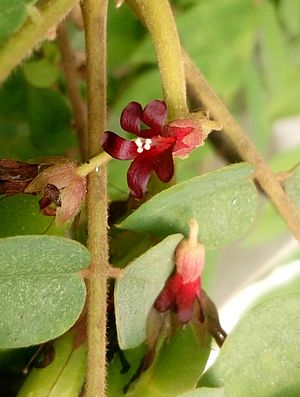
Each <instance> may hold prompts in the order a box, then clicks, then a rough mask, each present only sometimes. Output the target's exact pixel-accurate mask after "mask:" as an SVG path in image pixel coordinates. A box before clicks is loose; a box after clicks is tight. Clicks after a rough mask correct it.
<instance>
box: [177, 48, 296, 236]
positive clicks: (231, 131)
mask: <svg viewBox="0 0 300 397" xmlns="http://www.w3.org/2000/svg"><path fill="white" fill-rule="evenodd" d="M184 58H185V72H186V78H187V83H188V85H189V86H190V87H191V89H192V92H193V95H194V96H195V97H197V99H198V100H199V101H201V103H202V104H203V105H204V106H205V107H206V109H208V110H209V112H210V114H211V115H212V117H213V118H214V119H216V120H218V121H220V122H221V123H222V125H223V130H224V134H226V136H227V137H228V138H229V139H230V141H231V142H232V143H233V145H234V146H235V148H236V150H237V152H238V153H239V155H240V156H241V158H242V159H243V160H245V161H248V162H249V163H251V164H253V165H254V166H255V178H256V180H257V181H258V182H259V184H260V186H261V188H262V189H263V190H264V191H265V192H266V194H267V195H268V197H269V199H270V201H271V202H272V203H273V205H274V207H275V208H276V209H277V211H278V213H279V214H280V215H281V217H282V218H283V219H284V221H285V222H286V224H287V226H288V227H289V229H290V231H291V232H292V233H293V234H294V236H295V237H296V238H297V239H298V240H299V241H300V214H299V212H298V211H297V210H296V208H295V206H294V205H293V203H292V202H291V200H290V199H289V197H288V196H287V194H286V193H285V192H284V190H283V188H282V186H281V184H280V182H279V181H278V180H277V178H276V175H275V174H274V173H273V172H272V171H271V169H270V168H269V167H268V165H267V164H266V162H265V161H264V160H263V158H262V157H261V156H260V154H259V153H258V152H257V150H256V148H255V146H254V145H253V143H252V142H251V141H250V139H249V138H248V136H247V134H246V133H245V132H244V131H243V130H242V128H241V127H240V126H239V125H238V124H237V122H236V121H235V120H234V118H233V117H232V115H231V114H230V112H229V111H228V109H227V108H226V106H225V105H224V103H223V102H222V101H221V99H220V98H219V97H218V96H217V95H216V94H215V93H214V91H213V90H212V88H211V87H210V85H209V84H208V83H207V81H206V80H205V78H204V77H203V75H202V74H201V73H200V71H199V70H198V69H197V67H196V66H195V65H194V64H193V62H192V60H191V59H190V58H189V57H188V55H186V54H185V57H184Z"/></svg>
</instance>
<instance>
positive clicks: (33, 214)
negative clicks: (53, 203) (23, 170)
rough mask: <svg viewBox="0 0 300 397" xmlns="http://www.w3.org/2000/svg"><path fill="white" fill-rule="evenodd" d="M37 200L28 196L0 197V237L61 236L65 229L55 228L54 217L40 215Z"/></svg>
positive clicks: (35, 197)
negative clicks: (28, 235) (27, 235)
mask: <svg viewBox="0 0 300 397" xmlns="http://www.w3.org/2000/svg"><path fill="white" fill-rule="evenodd" d="M38 201H39V198H38V197H37V196H32V195H29V194H16V195H13V196H0V213H1V217H0V237H9V236H17V235H26V234H44V233H46V234H55V235H62V234H63V233H64V231H65V228H58V227H56V226H55V223H54V217H51V216H50V217H49V216H45V215H42V214H41V211H40V208H39V204H38Z"/></svg>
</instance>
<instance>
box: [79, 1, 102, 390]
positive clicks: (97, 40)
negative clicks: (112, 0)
mask: <svg viewBox="0 0 300 397" xmlns="http://www.w3.org/2000/svg"><path fill="white" fill-rule="evenodd" d="M82 11H83V18H84V24H85V33H86V55H87V85H88V155H89V157H94V156H97V155H98V154H99V152H100V139H101V134H102V133H103V131H104V130H105V129H106V22H107V0H83V2H82ZM107 205H108V200H107V172H106V166H105V165H102V166H101V167H99V169H98V172H96V171H93V172H91V173H90V174H89V176H88V193H87V210H88V248H89V251H90V254H91V265H90V273H91V276H90V278H89V279H87V289H88V296H87V311H88V314H87V347H88V354H87V375H86V388H85V397H104V396H105V392H106V298H107V278H108V274H107V273H108V272H107V269H108V242H107Z"/></svg>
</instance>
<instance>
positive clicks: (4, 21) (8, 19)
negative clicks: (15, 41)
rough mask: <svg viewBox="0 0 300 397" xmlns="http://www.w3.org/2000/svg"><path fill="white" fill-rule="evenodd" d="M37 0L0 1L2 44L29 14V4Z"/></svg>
mask: <svg viewBox="0 0 300 397" xmlns="http://www.w3.org/2000/svg"><path fill="white" fill-rule="evenodd" d="M36 2H37V0H1V2H0V45H1V44H3V42H4V41H5V40H7V39H8V38H9V36H10V35H11V34H13V33H14V32H16V31H17V30H18V29H19V28H20V27H21V26H22V25H23V23H24V22H25V20H26V18H27V16H28V8H27V7H28V4H29V3H30V4H31V5H33V4H34V3H36Z"/></svg>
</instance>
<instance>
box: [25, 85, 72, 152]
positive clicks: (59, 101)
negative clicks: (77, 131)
mask: <svg viewBox="0 0 300 397" xmlns="http://www.w3.org/2000/svg"><path fill="white" fill-rule="evenodd" d="M28 120H29V126H30V130H31V138H32V141H33V144H34V146H35V147H36V148H37V149H38V150H39V154H40V155H59V154H64V153H65V151H66V150H70V148H71V147H72V146H74V144H75V136H74V133H73V131H72V129H71V111H70V109H69V107H68V105H67V103H66V100H65V98H64V97H63V95H62V94H60V93H59V92H56V91H52V90H50V89H45V88H44V89H38V88H33V87H31V89H30V90H29V95H28Z"/></svg>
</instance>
